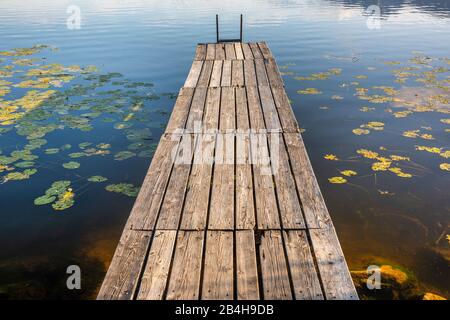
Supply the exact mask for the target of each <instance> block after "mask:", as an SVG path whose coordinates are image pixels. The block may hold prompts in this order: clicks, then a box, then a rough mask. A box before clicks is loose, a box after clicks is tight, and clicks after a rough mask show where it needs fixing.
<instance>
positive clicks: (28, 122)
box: [0, 0, 450, 298]
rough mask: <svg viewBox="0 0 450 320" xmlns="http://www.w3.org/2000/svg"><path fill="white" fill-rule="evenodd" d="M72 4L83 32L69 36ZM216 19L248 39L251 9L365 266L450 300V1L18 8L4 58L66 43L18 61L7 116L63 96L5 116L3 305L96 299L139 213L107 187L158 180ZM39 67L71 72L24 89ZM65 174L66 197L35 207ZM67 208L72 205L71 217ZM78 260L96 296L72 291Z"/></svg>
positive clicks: (2, 29)
mask: <svg viewBox="0 0 450 320" xmlns="http://www.w3.org/2000/svg"><path fill="white" fill-rule="evenodd" d="M71 5H76V6H78V8H79V9H80V12H81V28H80V29H70V28H68V27H67V24H66V21H67V19H68V17H69V16H70V15H71V14H70V13H67V11H66V10H67V8H68V7H69V6H71ZM371 5H377V6H378V7H370V8H369V6H371ZM368 8H369V10H368ZM378 9H379V10H378ZM216 13H219V14H220V15H221V23H222V26H223V27H222V31H223V33H224V36H229V37H233V36H235V35H237V33H238V23H239V14H240V13H242V14H244V40H245V41H258V40H265V41H267V42H268V44H269V46H270V48H271V49H272V52H273V53H274V55H275V57H276V59H277V62H278V64H279V66H280V69H281V71H282V72H283V74H284V79H285V83H286V87H287V88H286V89H287V92H288V95H289V97H290V99H291V100H292V106H293V108H294V112H295V115H296V116H297V119H298V121H299V123H300V125H301V127H302V128H303V129H304V130H305V131H304V133H303V137H304V140H305V143H306V147H307V149H308V153H309V155H310V158H311V161H312V164H313V167H314V169H315V172H316V175H317V178H318V180H319V183H320V186H321V189H322V191H323V194H324V197H325V200H326V203H327V205H328V208H329V210H330V213H331V216H332V218H333V221H334V223H335V226H336V229H337V232H338V235H339V238H340V240H341V244H342V246H343V250H344V253H345V255H346V258H347V260H348V263H349V267H350V269H351V270H360V269H364V268H365V267H367V266H368V265H370V264H378V265H380V264H389V265H394V266H398V267H400V268H402V269H403V270H408V271H409V272H410V273H408V274H409V275H410V276H413V277H416V278H417V281H418V283H419V286H420V287H421V290H423V291H424V292H433V293H436V294H439V295H442V296H444V297H447V298H449V297H450V276H449V274H450V273H449V255H450V245H449V241H450V240H449V239H450V238H449V236H448V235H449V234H450V188H449V186H450V172H449V170H450V168H449V167H450V165H446V163H447V164H448V163H450V159H449V153H448V151H449V150H450V139H449V129H450V125H449V120H448V119H449V118H450V115H449V109H450V108H449V107H450V106H449V102H448V99H449V96H448V95H449V79H450V77H449V75H450V72H449V70H448V68H450V66H449V63H450V60H449V58H450V2H449V1H443V0H441V1H439V0H434V1H433V0H431V1H420V0H392V1H387V0H383V1H381V0H379V1H375V0H374V1H369V0H367V1H358V0H334V1H331V0H328V1H327V0H316V1H313V0H297V1H295V0H292V1H290V0H286V1H275V0H272V1H270V0H268V1H264V0H254V1H244V0H239V1H237V0H230V1H209V0H208V1H207V0H197V1H189V0H177V1H142V0H130V1H115V0H97V1H87V0H86V1H56V0H54V1H52V0H43V1H39V2H36V1H31V0H24V1H14V0H0V51H6V52H9V53H11V52H12V51H11V50H12V49H13V48H30V47H33V46H35V45H38V44H43V45H48V46H51V47H48V48H39V49H37V48H35V50H34V52H33V54H32V55H30V56H14V55H13V56H11V55H8V54H4V55H3V56H2V55H0V99H3V100H0V105H1V106H2V107H1V108H2V109H0V112H2V111H3V112H4V116H5V117H6V116H8V114H6V113H7V112H5V111H4V110H6V104H8V101H14V103H12V102H10V105H9V106H10V107H11V104H17V103H18V102H17V99H19V98H21V97H23V96H24V95H26V94H27V92H29V91H30V90H38V91H46V90H50V89H51V90H55V91H56V97H54V98H50V99H49V100H48V101H44V102H43V103H42V106H39V107H36V108H30V106H29V103H30V101H25V102H24V105H23V108H25V109H26V107H28V109H30V110H28V111H29V114H27V115H24V116H22V115H21V116H20V117H17V118H15V119H13V120H8V121H9V122H8V121H6V120H5V119H3V120H1V118H0V122H2V121H3V122H4V123H3V124H2V125H0V129H1V131H0V150H1V153H0V165H3V169H2V170H0V180H1V181H2V182H3V183H2V184H0V297H1V298H93V297H95V295H96V292H97V290H98V287H99V285H100V284H101V281H102V278H103V276H104V274H105V272H106V270H107V267H108V265H109V262H110V259H111V257H112V254H113V252H114V249H115V246H116V244H117V241H118V239H119V236H120V234H121V231H122V228H123V225H124V223H125V221H126V219H127V216H128V214H129V211H130V209H131V207H132V205H133V202H134V198H133V197H130V196H127V195H124V194H120V193H115V192H109V191H107V190H105V187H107V186H108V185H111V184H116V188H117V184H120V183H126V184H132V185H133V186H139V185H140V184H141V183H142V180H143V177H144V175H145V173H146V170H147V167H148V165H149V163H150V160H151V155H152V150H154V147H155V144H156V143H157V142H158V140H159V136H160V135H161V133H162V131H163V128H164V126H165V124H166V123H167V120H168V117H169V115H170V111H171V109H172V106H173V103H174V97H173V93H177V92H178V89H179V88H180V87H181V86H182V85H183V83H184V80H185V78H186V75H187V72H188V70H189V67H190V65H191V62H192V58H193V54H194V50H195V45H196V43H198V42H214V41H215V14H216ZM56 48H57V49H56ZM13 53H14V52H13ZM15 53H16V54H17V51H15ZM24 58H25V59H29V58H37V60H35V61H27V60H26V61H24V60H23V59H24ZM1 59H3V60H1ZM20 59H22V60H20ZM29 64H32V65H29ZM52 64H54V65H52ZM8 66H13V68H12V69H11V68H9V67H8ZM69 66H72V67H69ZM75 66H79V67H80V68H78V67H75ZM88 66H96V68H97V70H95V68H93V67H88ZM82 68H84V69H82ZM33 69H40V70H42V69H43V70H53V71H52V72H53V73H52V72H50V73H52V75H53V76H54V74H58V76H55V77H52V76H50V80H49V81H50V84H49V83H44V84H43V85H42V83H41V85H42V86H43V87H45V88H33V86H35V87H36V86H38V87H39V85H40V84H36V83H31V84H30V83H22V85H19V86H18V87H14V86H13V84H18V83H20V82H23V81H26V80H29V78H30V75H32V72H31V74H30V73H28V76H27V75H26V74H27V72H30V71H29V70H33ZM11 70H16V71H17V72H16V73H11ZM2 71H3V73H2ZM61 73H63V74H69V76H68V77H66V78H64V77H62V76H61ZM61 77H62V78H61ZM2 80H3V81H6V82H3V84H2ZM8 83H9V84H8ZM2 86H3V87H4V88H8V90H5V89H4V95H3V96H1V92H2V90H1V89H2ZM30 86H31V88H30ZM47 87H48V88H47ZM374 87H375V88H374ZM308 88H309V89H308ZM6 91H9V92H7V93H5V92H6ZM22 102H23V101H22ZM27 103H28V104H27ZM5 114H6V115H5ZM1 115H2V114H1V113H0V116H1ZM43 128H45V129H43ZM355 129H358V130H355ZM42 130H43V131H44V132H43V133H42V132H40V131H42ZM43 139H45V140H43ZM33 141H34V142H33ZM80 143H81V145H80ZM83 143H84V144H83ZM89 143H91V144H90V145H88V144H89ZM23 150H29V152H28V151H23ZM358 150H359V152H358ZM14 151H19V153H17V152H16V153H14ZM369 151H372V153H370V152H369ZM375 153H376V154H375ZM30 155H31V157H30ZM326 155H328V157H327V158H328V159H326V158H324V157H325V156H326ZM2 156H3V157H2ZM333 156H335V158H337V159H336V160H332V159H333V158H334V157H333ZM392 156H394V157H392ZM396 156H397V157H396ZM13 158H14V159H13ZM23 162H25V163H23ZM70 162H76V163H75V164H72V166H75V167H77V166H78V164H79V165H80V167H79V168H75V169H67V168H64V167H63V166H62V164H64V163H65V164H67V163H70ZM18 163H21V164H19V165H18V166H17V164H18ZM376 163H378V165H377V164H376ZM70 166H71V165H70V164H69V165H66V167H69V168H70ZM0 168H2V167H1V166H0ZM389 169H391V170H389ZM24 170H31V171H26V172H25V171H24ZM343 170H351V171H354V172H355V173H356V175H354V176H352V174H353V172H352V173H349V172H345V171H344V173H342V172H341V171H343ZM13 172H21V174H22V176H20V175H19V176H17V175H16V176H15V175H14V174H13V175H10V174H11V173H13ZM346 174H347V175H346ZM8 175H9V176H8ZM23 175H25V177H23ZM348 175H350V176H348ZM92 176H102V177H105V178H107V179H108V181H103V182H92V181H89V177H92ZM332 177H341V178H338V181H343V180H342V179H345V181H346V183H342V184H335V183H331V182H330V180H329V179H330V178H332ZM20 178H23V180H18V179H20ZM339 179H340V180H339ZM61 180H63V181H70V186H69V185H67V184H66V185H64V188H63V194H62V193H61V192H59V193H58V192H56V193H54V194H53V197H54V198H53V199H49V198H51V197H52V195H51V194H50V195H48V196H47V197H46V198H45V199H44V200H48V202H51V201H50V200H53V202H52V203H49V204H43V203H40V204H41V205H35V204H34V200H35V199H36V198H38V197H41V196H43V195H44V194H45V193H46V190H47V189H49V188H50V187H51V185H52V183H53V182H55V181H61ZM91 180H92V179H91ZM331 181H332V182H333V181H334V180H331ZM120 186H122V187H123V185H119V187H120ZM133 186H128V187H129V189H131V190H128V191H129V192H130V193H131V195H132V193H133V192H135V190H134V189H133ZM69 188H70V189H69ZM114 190H117V189H114ZM53 191H55V190H54V189H53ZM110 191H111V188H110ZM50 193H51V192H50ZM64 197H65V198H64ZM61 198H63V199H62V202H59V204H61V205H62V206H63V207H64V206H67V207H68V208H67V209H65V210H54V208H53V207H52V204H53V205H54V206H55V203H57V202H58V201H59V200H58V199H61ZM41 200H42V198H41ZM72 201H73V203H72ZM38 202H39V201H38ZM41 202H45V201H43V200H42V201H41ZM56 208H58V205H56ZM72 264H76V265H79V266H80V267H81V270H82V276H83V278H82V290H74V291H69V290H67V289H66V285H65V281H66V276H67V275H66V273H65V272H66V268H67V266H68V265H72Z"/></svg>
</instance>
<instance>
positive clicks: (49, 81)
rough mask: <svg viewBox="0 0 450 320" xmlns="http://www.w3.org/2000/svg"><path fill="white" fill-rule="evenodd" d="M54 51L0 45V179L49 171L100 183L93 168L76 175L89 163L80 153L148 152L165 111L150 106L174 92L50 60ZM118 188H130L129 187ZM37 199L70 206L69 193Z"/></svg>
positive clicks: (126, 156)
mask: <svg viewBox="0 0 450 320" xmlns="http://www.w3.org/2000/svg"><path fill="white" fill-rule="evenodd" d="M57 51H58V50H57V48H54V47H51V46H47V45H36V46H33V47H30V48H15V49H11V50H8V51H0V141H5V143H2V142H0V183H7V182H8V183H10V182H11V181H21V180H26V179H30V178H31V177H32V176H34V175H36V173H37V172H38V170H39V171H41V170H42V171H43V170H48V169H50V170H51V171H54V170H61V174H64V175H73V176H75V177H76V181H77V183H78V182H79V181H81V182H82V181H83V180H84V181H85V182H93V183H99V182H104V181H107V180H108V179H107V178H106V177H102V176H99V175H95V172H93V173H92V174H93V176H91V177H89V176H88V177H81V176H80V175H79V168H80V167H82V168H83V169H86V168H88V166H86V167H85V166H84V165H83V161H85V159H86V161H87V158H91V157H97V156H101V157H102V158H101V159H102V161H105V162H110V163H112V164H113V163H117V162H116V161H130V160H132V159H133V158H135V157H143V158H151V157H152V156H153V153H154V151H155V147H156V145H157V139H155V138H154V134H153V131H154V130H161V128H163V127H164V126H165V123H166V122H167V120H168V115H169V113H168V111H166V110H165V109H164V108H165V106H158V107H157V106H155V104H156V103H159V102H158V101H161V100H160V99H161V97H165V98H169V99H174V98H176V94H174V93H162V94H157V93H156V92H155V90H154V85H153V84H152V83H147V82H135V81H130V80H127V79H125V78H124V77H123V75H121V74H120V73H116V72H111V73H106V74H104V73H101V72H100V71H99V70H98V69H97V67H95V66H77V65H63V64H60V63H53V62H52V61H51V60H52V57H53V55H57V54H58V53H57ZM88 132H89V136H87V135H86V134H85V133H88ZM16 136H18V137H19V139H17V137H16ZM61 136H67V137H70V139H71V141H70V144H69V143H66V144H62V145H61V142H59V143H57V141H58V139H59V141H60V140H61V139H60V137H61ZM11 137H14V140H12V139H11ZM77 139H79V141H77ZM90 139H92V140H90ZM124 139H125V141H129V143H128V145H127V143H126V142H125V143H124ZM6 141H8V143H6ZM11 141H14V144H11V143H10V142H11ZM114 141H119V142H117V143H116V142H114ZM64 181H66V180H64ZM117 190H118V189H117ZM123 190H125V191H124V192H125V193H127V194H129V195H131V194H133V193H134V192H133V189H132V188H130V187H129V188H128V189H126V188H125V189H123ZM66 191H67V190H66ZM52 197H54V198H55V199H53V198H52ZM38 199H39V200H37V201H36V204H43V203H45V202H46V201H50V200H52V201H50V202H49V203H52V206H53V208H54V209H56V210H63V209H66V208H68V207H70V206H72V205H73V194H71V193H67V194H66V195H65V197H63V196H62V195H61V197H60V194H51V195H49V194H47V193H46V194H45V195H44V196H42V197H40V198H38Z"/></svg>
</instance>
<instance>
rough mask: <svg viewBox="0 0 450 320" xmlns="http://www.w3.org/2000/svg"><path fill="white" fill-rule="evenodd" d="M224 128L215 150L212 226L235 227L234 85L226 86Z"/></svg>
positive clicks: (210, 216)
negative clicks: (230, 131)
mask: <svg viewBox="0 0 450 320" xmlns="http://www.w3.org/2000/svg"><path fill="white" fill-rule="evenodd" d="M220 109H221V110H220V126H219V128H220V130H221V131H222V132H223V134H220V135H218V136H217V141H216V150H215V161H216V163H215V165H214V174H213V185H212V192H211V206H210V213H209V224H208V227H209V228H210V229H219V230H229V229H233V228H234V163H235V158H234V133H226V132H228V131H229V130H234V129H235V128H236V124H235V96H234V88H232V87H225V88H222V96H221V108H220Z"/></svg>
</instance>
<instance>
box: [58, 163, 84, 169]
mask: <svg viewBox="0 0 450 320" xmlns="http://www.w3.org/2000/svg"><path fill="white" fill-rule="evenodd" d="M62 166H63V167H64V168H65V169H70V170H73V169H78V168H79V167H80V163H78V162H75V161H69V162H66V163H63V165H62Z"/></svg>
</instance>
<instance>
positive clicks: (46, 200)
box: [34, 194, 56, 206]
mask: <svg viewBox="0 0 450 320" xmlns="http://www.w3.org/2000/svg"><path fill="white" fill-rule="evenodd" d="M55 200H56V197H55V196H53V195H48V194H45V195H43V196H40V197H38V198H36V199H34V204H35V205H37V206H42V205H45V204H50V203H52V202H53V201H55Z"/></svg>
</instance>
